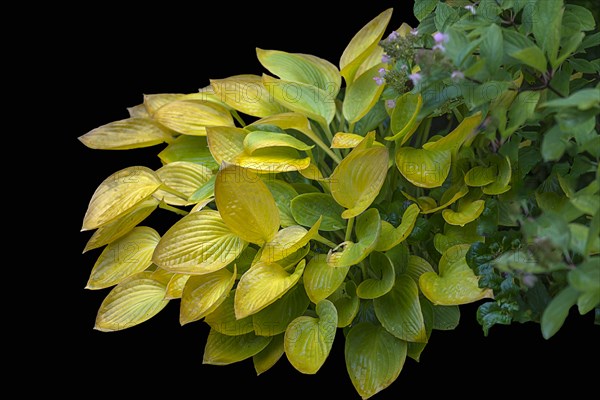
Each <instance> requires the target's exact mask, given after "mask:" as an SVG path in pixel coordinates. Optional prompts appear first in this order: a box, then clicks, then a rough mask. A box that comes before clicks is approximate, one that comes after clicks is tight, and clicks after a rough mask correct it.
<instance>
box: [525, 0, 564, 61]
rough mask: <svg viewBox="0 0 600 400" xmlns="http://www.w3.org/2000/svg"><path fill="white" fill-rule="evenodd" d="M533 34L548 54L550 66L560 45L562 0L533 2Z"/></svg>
mask: <svg viewBox="0 0 600 400" xmlns="http://www.w3.org/2000/svg"><path fill="white" fill-rule="evenodd" d="M533 12H534V14H533V17H534V18H533V21H532V22H533V35H534V36H535V40H536V42H537V43H538V44H539V46H540V47H541V49H542V50H544V53H545V54H546V55H547V56H548V59H549V60H550V63H551V64H552V68H556V67H557V66H558V65H556V64H555V61H556V59H557V56H558V48H559V46H560V36H561V25H562V16H563V12H564V5H563V0H544V1H538V2H537V3H535V6H534V10H533Z"/></svg>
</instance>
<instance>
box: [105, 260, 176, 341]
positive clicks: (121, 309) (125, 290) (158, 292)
mask: <svg viewBox="0 0 600 400" xmlns="http://www.w3.org/2000/svg"><path fill="white" fill-rule="evenodd" d="M151 276H152V272H149V271H145V272H140V273H138V274H136V275H133V276H131V277H129V278H128V279H126V280H124V281H122V282H121V283H119V284H118V285H117V286H115V287H114V288H113V289H112V290H111V291H110V293H109V294H108V296H106V298H105V299H104V301H103V302H102V305H101V306H100V310H98V315H97V316H96V326H95V327H94V329H97V330H99V331H104V332H110V331H119V330H122V329H126V328H130V327H132V326H135V325H138V324H141V323H142V322H144V321H147V320H149V319H150V318H152V317H153V316H155V315H156V314H158V313H159V312H160V310H162V309H163V308H164V307H165V306H166V305H167V303H168V302H169V300H165V293H166V291H167V285H166V283H164V282H161V281H158V280H155V279H152V278H151Z"/></svg>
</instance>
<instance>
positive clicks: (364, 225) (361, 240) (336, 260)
mask: <svg viewBox="0 0 600 400" xmlns="http://www.w3.org/2000/svg"><path fill="white" fill-rule="evenodd" d="M380 233H381V218H380V217H379V211H377V209H375V208H370V209H368V210H367V211H365V212H364V213H362V214H361V215H359V216H358V218H357V220H356V238H357V242H356V243H355V242H350V241H348V242H344V243H342V245H340V246H341V247H342V250H341V251H335V252H334V251H330V253H329V254H328V256H327V262H328V263H329V265H331V266H334V267H349V266H352V265H356V264H358V263H359V262H361V261H362V260H364V259H365V258H366V257H367V256H368V255H369V254H370V253H371V251H373V250H374V249H375V246H376V244H377V240H379V237H380ZM338 247H339V246H338ZM334 250H337V249H334Z"/></svg>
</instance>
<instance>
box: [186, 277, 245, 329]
mask: <svg viewBox="0 0 600 400" xmlns="http://www.w3.org/2000/svg"><path fill="white" fill-rule="evenodd" d="M236 273H237V271H236V268H235V267H234V269H233V273H231V272H229V271H228V270H227V269H226V268H223V269H220V270H218V271H215V272H211V273H209V274H204V275H194V276H191V277H190V278H189V279H188V280H187V282H186V283H185V286H184V288H183V293H182V295H181V307H180V309H179V323H180V324H181V325H185V324H188V323H190V322H193V321H197V320H199V319H202V318H204V317H205V316H207V315H208V314H210V313H212V312H213V311H214V310H215V309H216V308H217V307H219V305H221V303H223V301H225V299H226V298H227V295H228V294H229V292H230V291H231V288H232V287H233V284H234V283H235V277H236Z"/></svg>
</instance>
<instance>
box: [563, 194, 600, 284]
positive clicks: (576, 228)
mask: <svg viewBox="0 0 600 400" xmlns="http://www.w3.org/2000/svg"><path fill="white" fill-rule="evenodd" d="M596 201H597V200H596ZM589 230H590V229H589V228H588V227H587V226H585V225H582V224H576V223H571V224H569V231H570V232H571V241H570V245H569V248H570V249H571V250H572V251H574V252H576V253H578V254H581V255H586V250H587V248H586V245H587V243H588V240H590V239H591V245H590V247H589V252H590V253H591V254H598V253H600V237H598V236H597V235H596V237H595V238H594V237H592V238H590V236H589ZM598 279H599V280H600V277H598Z"/></svg>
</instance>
